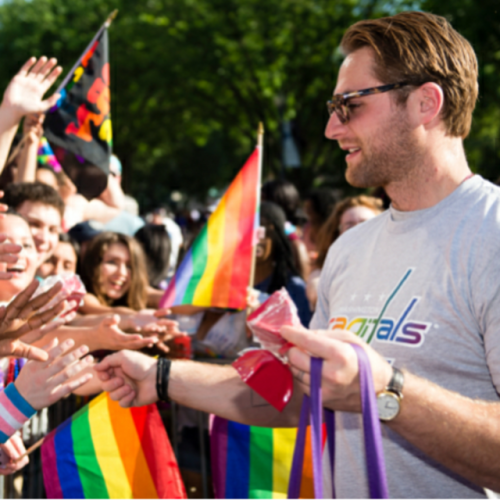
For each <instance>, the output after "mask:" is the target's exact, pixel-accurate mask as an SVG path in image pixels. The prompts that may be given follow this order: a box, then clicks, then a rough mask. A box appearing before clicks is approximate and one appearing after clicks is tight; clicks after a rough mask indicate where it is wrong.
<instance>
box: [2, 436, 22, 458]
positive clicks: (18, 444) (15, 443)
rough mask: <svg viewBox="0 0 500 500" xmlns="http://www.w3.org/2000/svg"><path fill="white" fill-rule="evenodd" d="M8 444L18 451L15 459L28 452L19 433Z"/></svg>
mask: <svg viewBox="0 0 500 500" xmlns="http://www.w3.org/2000/svg"><path fill="white" fill-rule="evenodd" d="M7 443H9V444H10V445H11V446H12V447H13V448H14V449H15V450H16V455H15V457H20V456H21V455H22V454H23V453H25V452H26V448H25V447H24V444H23V440H22V439H21V436H20V435H19V434H18V433H17V432H16V433H15V434H13V435H12V436H11V437H10V439H9V440H8V441H7ZM7 443H6V444H7ZM12 458H14V457H12Z"/></svg>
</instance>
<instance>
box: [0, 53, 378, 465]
mask: <svg viewBox="0 0 500 500" xmlns="http://www.w3.org/2000/svg"><path fill="white" fill-rule="evenodd" d="M55 65H56V62H55V60H54V59H51V60H47V59H46V58H41V59H39V60H38V61H36V60H33V59H32V60H30V61H28V62H27V64H26V65H25V66H24V67H23V68H22V69H21V71H20V72H19V73H18V75H16V76H15V77H14V79H13V80H12V81H11V83H10V85H9V87H8V88H7V90H6V91H5V96H4V100H3V102H2V105H1V107H0V114H1V113H3V114H4V115H6V116H9V115H13V116H12V119H11V123H9V126H10V128H9V129H5V130H0V133H1V136H0V139H1V141H2V142H1V143H0V147H1V148H2V149H1V150H0V154H3V156H2V158H0V160H2V159H3V161H4V163H5V167H4V168H3V170H2V173H1V176H0V185H1V188H2V189H3V195H2V196H3V200H2V201H3V203H4V205H3V206H2V212H3V215H1V217H2V218H1V219H0V235H1V238H2V240H1V243H0V261H1V264H0V265H1V266H2V268H3V269H2V275H0V278H2V281H1V282H0V300H1V302H2V303H3V304H4V306H3V307H4V320H3V323H2V328H3V329H4V331H5V332H9V337H8V338H9V340H8V341H3V342H5V345H6V347H5V350H4V353H3V354H4V355H5V356H4V357H3V358H2V360H1V361H0V366H1V369H2V372H1V373H0V379H1V380H0V384H2V387H5V388H6V389H5V391H4V392H3V397H4V399H5V398H9V401H10V402H5V404H4V410H5V411H7V409H8V408H9V405H11V404H12V405H16V401H17V403H19V401H21V400H22V401H23V404H24V406H23V408H24V410H25V411H22V413H23V415H24V416H23V417H22V418H21V417H20V415H19V414H18V417H19V419H18V423H17V424H16V425H9V422H10V420H9V419H8V418H4V419H3V420H1V417H0V421H1V422H0V424H1V425H0V428H1V431H2V432H3V434H2V436H1V437H2V444H1V445H0V446H1V447H2V449H3V450H4V457H6V464H4V465H5V467H4V468H3V469H2V468H0V473H3V474H5V473H9V474H10V473H12V472H14V471H15V470H18V469H20V468H22V467H23V466H24V465H25V464H26V462H27V460H28V458H27V457H24V458H23V459H22V460H18V461H16V459H18V458H19V457H20V456H22V455H23V454H24V451H25V449H24V447H23V441H22V439H21V437H20V436H19V433H18V432H17V431H18V430H19V429H20V428H21V426H22V424H24V423H25V422H26V421H27V419H29V418H30V417H31V416H32V415H33V414H34V413H35V411H37V410H40V409H42V408H44V407H47V406H48V405H50V404H52V403H54V402H55V401H57V400H59V399H60V398H62V397H65V396H67V395H68V394H69V393H74V394H79V395H85V396H91V395H94V394H97V393H99V392H101V391H102V388H101V381H100V380H99V379H98V378H97V377H95V376H92V373H93V365H94V364H95V362H96V360H99V359H102V358H103V357H105V356H106V355H108V354H109V353H110V352H115V351H119V350H122V349H128V350H143V351H145V352H147V353H148V354H149V355H160V356H167V357H185V356H188V357H189V356H196V357H207V356H209V357H217V358H225V359H227V360H232V359H234V358H235V357H236V356H237V354H238V352H240V351H241V350H242V349H244V348H246V347H249V346H251V345H253V340H252V338H251V335H250V333H249V330H248V328H247V327H246V316H247V314H248V311H239V312H234V311H225V310H218V309H213V308H206V309H204V308H198V307H191V308H186V307H184V308H183V307H177V308H172V310H163V309H158V305H159V301H160V298H161V297H162V295H163V293H164V290H165V289H166V288H167V286H168V283H169V281H170V280H171V279H172V276H173V275H174V273H175V270H176V268H177V266H178V265H179V263H180V261H181V259H182V256H183V255H184V253H185V252H186V250H187V248H188V246H189V245H190V244H191V243H192V242H193V240H194V238H195V237H196V232H197V231H198V230H199V229H200V227H201V226H202V224H200V220H199V219H200V217H199V215H200V214H199V213H198V214H193V221H192V223H191V224H190V223H189V215H190V214H189V213H188V219H186V218H185V217H182V215H181V214H179V216H178V217H175V215H174V214H168V213H167V210H165V208H159V209H157V210H155V211H154V212H152V213H150V214H145V215H144V216H143V217H140V216H139V212H140V209H139V206H138V204H137V202H136V201H135V200H134V199H133V198H132V197H131V196H128V195H126V194H125V193H124V192H123V190H122V188H121V162H120V160H119V159H118V158H117V157H116V156H114V155H113V156H112V157H111V160H110V173H109V176H108V184H107V187H106V189H105V191H104V192H103V193H102V194H101V195H100V196H99V197H98V198H96V199H92V200H90V201H89V200H87V199H85V198H84V197H83V196H81V195H80V194H79V193H78V192H77V189H76V188H75V185H74V184H73V183H72V181H71V179H70V178H69V177H68V176H67V175H66V174H65V172H64V170H63V169H54V168H53V167H51V166H47V165H46V164H42V163H41V162H40V161H39V159H38V156H37V151H38V146H39V143H40V141H41V140H42V137H43V120H44V110H46V109H47V107H48V106H50V105H51V103H52V102H53V98H50V99H49V100H47V101H42V96H43V94H44V93H45V92H46V91H47V89H48V87H49V86H50V84H51V83H52V82H53V81H54V80H55V78H56V77H57V76H58V75H59V74H60V68H58V67H56V66H55ZM14 117H15V119H14ZM23 118H24V121H23V124H22V134H21V136H20V139H19V138H17V139H18V140H16V137H14V135H13V131H15V129H16V128H17V126H18V125H19V122H20V120H21V119H23ZM0 120H1V116H0ZM4 122H5V120H4ZM4 122H1V123H0V128H1V127H2V126H3V125H4ZM381 207H382V202H381V201H380V200H379V199H376V198H372V197H368V196H360V197H351V198H347V199H344V200H339V196H338V193H337V192H335V191H334V190H332V189H328V188H320V189H315V190H312V191H311V192H310V193H308V194H307V196H306V197H305V198H304V200H301V198H300V195H299V192H298V190H297V188H296V187H295V186H294V185H293V184H292V183H290V182H288V181H285V180H275V181H269V182H266V183H265V184H264V185H263V186H262V203H261V206H260V224H261V230H260V231H259V235H260V236H259V240H258V243H257V247H256V252H255V259H256V265H255V274H254V276H253V278H252V282H253V283H254V287H253V288H252V289H249V293H248V308H249V310H250V309H252V308H256V307H257V306H258V305H259V304H260V303H262V302H264V301H265V300H266V298H267V297H269V295H270V294H272V293H273V292H274V291H276V290H279V289H281V288H285V289H286V290H287V291H288V292H289V294H290V296H291V298H292V300H293V301H294V303H295V305H296V306H297V310H298V314H299V317H300V320H301V322H302V324H303V325H304V326H306V327H307V326H308V325H309V322H310V320H311V317H312V314H313V313H314V309H315V305H316V293H317V292H316V288H317V277H318V275H319V271H320V270H321V267H322V264H323V261H324V258H325V255H326V251H327V249H328V247H329V246H330V244H331V243H332V242H333V240H334V239H335V238H336V237H337V236H338V235H339V234H340V233H342V232H344V231H345V230H347V229H349V228H350V227H353V226H354V225H356V224H358V223H360V222H362V221H364V220H366V219H369V218H371V217H373V216H375V215H376V214H377V213H379V212H380V211H381V210H382V208H381ZM213 209H214V206H211V207H207V209H206V211H205V214H206V216H207V217H208V216H209V215H210V210H213ZM197 215H198V217H197ZM205 218H206V217H205ZM75 275H77V276H78V277H79V280H81V281H80V284H81V287H82V290H83V291H84V295H82V296H81V297H79V298H78V299H77V300H75V299H74V298H72V297H69V298H68V296H67V295H68V292H66V291H65V290H64V289H61V288H64V283H65V281H64V280H67V279H68V278H69V277H72V276H75ZM54 277H59V278H61V279H60V280H59V281H58V280H57V279H55V280H54ZM53 283H56V284H55V285H54V286H52V287H51V288H48V290H47V291H45V292H44V293H43V294H39V292H36V289H37V284H39V287H40V290H46V289H47V287H48V284H53ZM37 293H38V295H37ZM48 306H50V308H49V309H48V310H46V308H47V307H48ZM42 311H43V312H42ZM68 311H69V312H68ZM11 318H15V321H14V319H12V320H11ZM9 321H11V323H12V324H11V323H9ZM17 323H22V326H18V324H17ZM3 325H5V326H3ZM185 335H189V337H190V342H189V344H190V346H191V348H190V349H188V350H186V349H185V342H184V343H183V342H180V343H179V342H177V341H178V340H179V338H180V337H183V336H185ZM9 349H10V350H9ZM89 353H90V354H89ZM191 353H192V354H191ZM18 357H19V358H21V359H22V360H23V361H21V362H19V360H18V359H17V358H18ZM24 360H28V361H27V362H26V363H25V361H24ZM13 367H14V369H13ZM20 408H21V407H19V406H18V409H20ZM185 413H186V412H185ZM182 414H183V411H182V410H181V412H180V421H181V425H182V421H183V417H182ZM186 415H188V413H186ZM185 420H186V421H187V422H188V424H189V417H186V418H185ZM46 430H49V429H46Z"/></svg>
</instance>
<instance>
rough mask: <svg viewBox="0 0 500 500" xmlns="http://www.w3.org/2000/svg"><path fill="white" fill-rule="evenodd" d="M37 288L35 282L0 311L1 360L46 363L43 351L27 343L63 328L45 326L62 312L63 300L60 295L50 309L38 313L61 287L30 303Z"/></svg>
mask: <svg viewBox="0 0 500 500" xmlns="http://www.w3.org/2000/svg"><path fill="white" fill-rule="evenodd" d="M37 287H38V282H37V281H36V280H33V281H32V282H31V284H30V285H28V286H27V287H26V288H25V289H24V290H23V291H22V292H21V293H19V294H18V295H17V296H16V297H15V299H14V300H12V302H11V303H10V304H8V305H7V306H3V307H1V308H0V356H18V357H26V358H28V359H36V360H40V361H45V360H46V359H47V353H46V352H45V351H44V350H42V349H40V348H38V347H34V346H30V345H28V342H35V341H36V340H38V339H40V338H42V337H43V335H44V334H46V333H48V331H51V330H53V329H54V328H57V327H58V326H60V325H61V324H63V321H59V322H54V323H55V324H48V323H49V322H50V321H51V320H52V319H54V318H55V317H56V316H57V315H58V314H60V313H61V312H62V311H63V310H64V309H65V307H66V302H65V298H66V296H65V294H62V296H61V297H60V301H59V302H58V303H57V304H55V305H54V306H53V307H52V308H50V309H48V310H47V311H44V312H38V311H39V310H40V309H41V308H42V307H43V306H44V305H46V304H47V303H49V302H50V301H51V300H52V298H53V297H55V296H56V295H57V294H58V293H59V292H60V290H61V288H62V285H61V283H57V284H56V285H54V286H53V287H52V288H51V289H50V290H48V291H47V292H45V293H43V294H41V295H39V296H38V297H36V298H34V299H32V298H31V296H32V295H33V293H34V292H35V290H36V289H37ZM44 325H46V326H44ZM21 338H22V339H21Z"/></svg>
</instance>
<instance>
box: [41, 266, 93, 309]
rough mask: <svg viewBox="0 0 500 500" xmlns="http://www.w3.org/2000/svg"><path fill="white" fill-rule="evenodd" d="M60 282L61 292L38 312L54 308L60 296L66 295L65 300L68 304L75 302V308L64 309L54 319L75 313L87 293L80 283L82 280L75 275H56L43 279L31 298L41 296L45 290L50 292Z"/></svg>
mask: <svg viewBox="0 0 500 500" xmlns="http://www.w3.org/2000/svg"><path fill="white" fill-rule="evenodd" d="M59 282H61V283H62V285H63V287H62V289H61V291H60V292H59V293H58V294H57V295H56V296H55V297H54V298H53V299H52V300H51V301H50V302H49V303H48V304H46V305H45V306H43V307H42V308H41V309H40V312H43V311H47V310H48V309H50V308H51V307H54V306H55V305H56V304H57V303H58V302H59V301H60V300H61V296H62V295H63V294H66V300H67V301H68V302H70V301H75V302H76V306H74V307H72V308H69V307H68V308H67V309H65V310H64V311H63V312H62V313H61V314H59V316H58V317H57V318H55V319H59V318H63V317H64V316H66V315H67V314H69V313H70V312H72V311H75V310H76V309H78V307H79V306H80V302H81V301H82V299H83V297H84V296H85V294H86V293H87V290H86V289H85V285H84V284H83V283H82V280H81V279H80V276H78V275H77V274H73V273H63V274H57V275H54V276H48V277H47V278H45V279H44V280H43V281H42V283H40V285H38V288H37V289H36V291H35V293H34V294H33V297H37V296H38V295H41V294H42V293H44V292H46V291H47V290H50V289H51V288H52V287H53V286H54V285H55V284H56V283H59Z"/></svg>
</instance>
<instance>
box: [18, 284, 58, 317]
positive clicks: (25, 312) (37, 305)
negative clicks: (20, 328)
mask: <svg viewBox="0 0 500 500" xmlns="http://www.w3.org/2000/svg"><path fill="white" fill-rule="evenodd" d="M62 286H63V285H62V283H61V282H57V283H56V284H55V285H54V286H53V287H52V288H50V289H49V290H47V291H46V292H44V293H42V294H40V295H38V297H35V298H34V299H31V300H30V301H29V302H28V303H27V304H26V305H25V306H24V307H23V308H22V311H21V314H20V315H19V316H18V317H19V318H21V319H26V318H29V317H30V316H31V315H32V314H34V313H35V312H37V311H38V310H39V309H41V308H42V307H43V306H45V305H46V304H48V303H49V302H50V301H51V300H52V299H53V298H54V297H55V296H56V295H57V294H58V293H59V292H61V289H62ZM67 296H68V294H67V292H65V291H64V292H61V294H60V296H59V297H58V298H59V301H63V300H64V299H66V297H67ZM56 307H57V306H56ZM49 310H50V309H49Z"/></svg>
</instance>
